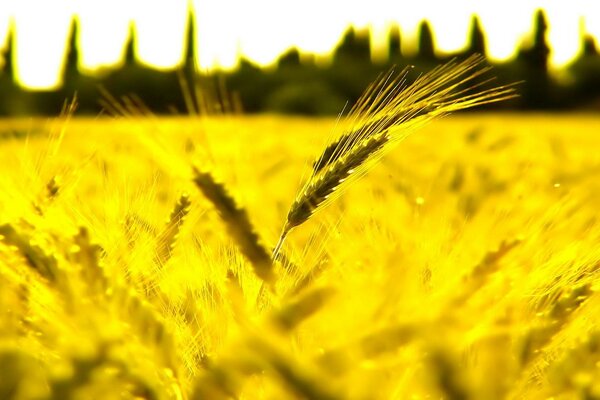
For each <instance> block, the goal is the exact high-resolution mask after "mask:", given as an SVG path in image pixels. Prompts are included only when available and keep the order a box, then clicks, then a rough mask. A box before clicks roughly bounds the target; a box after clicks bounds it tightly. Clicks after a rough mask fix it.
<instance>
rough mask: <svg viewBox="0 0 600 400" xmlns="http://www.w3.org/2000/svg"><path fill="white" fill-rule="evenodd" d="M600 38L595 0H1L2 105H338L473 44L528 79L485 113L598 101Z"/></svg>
mask: <svg viewBox="0 0 600 400" xmlns="http://www.w3.org/2000/svg"><path fill="white" fill-rule="evenodd" d="M599 47H600V2H599V1H595V0H589V1H584V0H579V1H569V2H566V1H562V0H555V1H554V0H545V1H542V0H538V1H534V0H522V1H519V2H516V1H515V2H512V1H511V2H498V1H492V0H480V1H474V0H470V1H469V0H454V1H435V0H428V1H426V0H423V1H402V0H397V1H392V0H390V1H384V0H378V1H376V0H370V1H342V0H339V1H318V0H307V1H303V2H292V1H281V0H253V1H247V0H103V1H98V0H0V93H1V96H0V115H2V116H22V115H56V114H57V113H58V112H59V111H60V109H61V107H62V104H63V103H64V101H65V99H66V98H70V97H73V95H74V94H75V93H77V97H78V101H79V104H80V105H79V113H80V114H81V113H87V114H91V115H97V114H98V113H99V112H100V111H101V109H102V106H101V101H99V100H100V99H101V98H102V97H104V98H106V97H107V93H110V94H111V95H112V96H115V97H117V98H120V97H121V96H128V99H129V101H136V102H139V104H141V103H143V104H145V105H146V106H147V107H148V108H149V109H151V110H152V111H153V112H155V113H185V112H186V110H187V109H188V108H189V98H190V97H191V96H192V95H193V94H194V92H195V91H196V90H197V88H198V87H200V88H201V89H200V92H197V93H196V95H195V97H196V98H197V99H198V102H199V103H202V102H204V105H203V107H202V108H204V109H210V107H214V104H220V105H221V106H222V107H227V108H228V109H229V110H235V111H243V112H246V113H257V112H278V113H291V114H304V115H334V114H337V113H339V112H340V111H341V110H342V109H343V107H344V105H345V104H346V103H350V104H352V103H353V102H354V101H355V100H356V99H357V98H358V97H359V96H360V94H361V92H362V91H363V90H364V89H365V88H366V86H367V85H368V84H369V83H370V82H371V81H373V80H374V79H375V78H376V77H377V76H378V75H379V74H380V73H382V72H384V71H386V70H387V69H389V68H390V67H391V66H392V65H396V66H398V68H403V67H405V66H407V65H414V69H415V73H413V74H412V75H413V76H416V75H417V74H418V73H419V72H420V71H426V70H429V69H431V68H432V67H433V66H435V65H437V64H439V63H441V62H444V61H447V60H449V59H451V58H453V57H458V58H462V57H466V56H468V55H470V54H472V53H481V54H484V55H485V57H486V59H487V60H488V62H489V63H490V64H492V65H494V67H495V68H494V75H495V76H496V77H497V82H498V83H510V82H515V81H523V83H521V84H520V86H519V92H520V97H519V98H518V99H515V100H513V101H510V102H503V103H500V104H496V105H490V106H489V107H488V109H490V108H502V109H511V110H574V109H576V110H592V111H600V54H599ZM206 93H210V95H206ZM215 98H216V99H217V100H218V101H213V100H214V99H215ZM132 99H133V100H132ZM186 99H187V100H188V101H187V102H186ZM211 99H212V100H211Z"/></svg>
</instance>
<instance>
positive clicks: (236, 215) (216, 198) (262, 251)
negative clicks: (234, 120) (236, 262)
mask: <svg viewBox="0 0 600 400" xmlns="http://www.w3.org/2000/svg"><path fill="white" fill-rule="evenodd" d="M194 183H195V184H196V186H198V188H199V189H200V190H201V191H202V193H203V194H204V196H206V198H207V199H209V200H210V201H211V203H213V205H214V206H215V208H216V209H217V211H218V212H219V215H220V216H221V219H222V220H223V222H225V224H226V226H227V230H228V231H229V234H230V235H231V236H232V237H233V238H234V239H235V241H236V242H237V244H238V246H239V248H240V250H241V252H242V253H243V254H244V256H246V258H247V259H248V260H249V261H250V262H251V263H252V265H253V267H254V272H255V273H256V275H257V276H258V277H259V278H261V279H262V280H264V281H267V282H269V281H271V280H272V278H273V262H272V260H271V254H270V253H269V251H268V250H267V249H266V248H265V247H264V246H263V245H262V244H261V240H260V237H259V236H258V234H257V233H256V231H255V229H254V227H253V226H252V223H251V222H250V218H249V217H248V213H247V212H246V210H245V209H244V208H241V207H240V206H238V205H237V204H236V202H235V200H234V199H233V197H231V196H230V195H229V193H227V189H226V188H225V187H224V186H223V185H222V184H220V183H218V182H217V181H215V178H214V177H213V176H212V174H210V173H209V172H201V171H199V170H197V169H196V168H194Z"/></svg>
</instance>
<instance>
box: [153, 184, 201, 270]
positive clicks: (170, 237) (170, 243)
mask: <svg viewBox="0 0 600 400" xmlns="http://www.w3.org/2000/svg"><path fill="white" fill-rule="evenodd" d="M191 204H192V203H191V202H190V198H189V196H188V195H187V194H182V195H181V196H180V197H179V199H178V200H177V203H175V207H174V208H173V211H172V212H171V215H170V216H169V220H168V221H167V224H166V226H165V227H164V229H163V230H162V232H161V233H160V234H159V235H158V237H157V238H156V243H157V245H156V257H155V262H156V264H157V265H158V266H159V268H160V267H162V266H163V265H165V264H166V263H167V261H169V259H170V258H171V253H172V252H173V248H174V247H175V241H176V240H177V236H178V235H179V230H180V229H181V225H183V221H184V219H185V217H186V216H187V214H188V213H189V211H190V206H191Z"/></svg>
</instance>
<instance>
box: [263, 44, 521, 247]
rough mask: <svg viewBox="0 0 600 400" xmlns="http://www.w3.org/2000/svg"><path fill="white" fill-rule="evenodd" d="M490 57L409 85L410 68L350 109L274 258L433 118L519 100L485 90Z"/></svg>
mask: <svg viewBox="0 0 600 400" xmlns="http://www.w3.org/2000/svg"><path fill="white" fill-rule="evenodd" d="M483 63H484V58H483V57H482V56H479V55H475V56H471V57H469V58H467V59H466V60H464V61H462V62H457V61H450V62H448V63H447V64H444V65H441V66H439V67H436V68H434V69H433V70H432V71H430V72H428V73H426V74H424V75H421V76H419V77H418V78H417V79H416V80H415V81H414V82H413V83H411V84H408V85H407V84H406V76H407V74H408V72H409V70H410V69H409V68H406V69H404V70H403V71H401V72H400V73H396V72H395V71H394V70H392V71H390V72H389V73H387V74H385V75H383V76H382V77H381V78H380V79H378V80H377V81H375V83H373V84H372V85H371V86H370V87H369V88H367V90H366V91H365V93H364V94H363V95H362V96H361V98H360V99H359V100H358V102H357V103H356V104H355V105H354V107H353V108H352V109H351V110H350V113H349V115H348V117H347V118H346V124H347V126H348V128H347V129H345V130H343V132H342V134H341V135H339V136H338V137H337V139H334V140H333V141H332V142H331V143H330V144H329V145H328V146H326V147H325V149H324V151H323V152H322V154H321V155H320V156H319V157H317V159H316V161H315V162H314V163H313V169H312V173H311V175H310V177H309V179H308V180H307V181H306V183H305V184H304V186H303V187H302V189H301V190H300V191H299V193H298V194H297V196H296V199H295V200H294V202H293V203H292V205H291V207H290V209H289V211H288V214H287V219H286V222H285V224H284V227H283V229H282V231H281V234H280V236H279V240H278V242H277V245H276V246H275V249H274V250H273V258H276V257H277V254H278V252H279V250H280V248H281V246H282V245H283V242H284V240H285V238H286V237H287V235H288V234H289V232H290V231H291V230H292V229H293V228H294V227H297V226H299V225H301V224H303V223H304V222H306V221H307V220H308V219H309V218H310V217H311V216H312V215H313V214H314V213H315V212H316V211H318V210H320V209H322V208H323V207H324V206H326V205H327V204H328V203H330V202H331V201H332V200H333V199H335V198H336V197H337V196H339V195H340V193H342V192H343V190H344V189H345V188H347V187H348V186H349V182H351V181H354V180H356V179H358V178H360V177H361V176H363V175H364V174H365V173H366V172H367V171H368V170H369V169H370V168H371V167H373V166H374V165H375V163H376V162H377V161H378V160H379V159H380V158H381V157H382V156H383V155H384V154H385V153H387V152H389V151H390V150H391V149H392V148H393V147H394V145H395V144H397V143H399V142H400V141H401V140H403V139H404V138H406V137H407V136H408V135H409V134H411V133H412V132H413V131H415V130H416V129H418V128H420V127H422V126H423V125H424V124H426V123H427V122H429V121H431V120H432V119H434V118H436V117H439V116H442V115H446V114H448V113H450V112H453V111H457V110H461V109H465V108H471V107H475V106H478V105H481V104H487V103H494V102H498V101H501V100H505V99H508V98H512V97H514V96H515V92H514V88H513V86H512V85H509V86H498V87H494V88H491V89H481V86H482V85H483V84H485V83H487V82H489V80H487V81H484V82H477V81H476V78H478V77H480V76H481V75H482V74H484V73H486V72H488V71H489V69H490V67H489V66H485V65H484V64H483Z"/></svg>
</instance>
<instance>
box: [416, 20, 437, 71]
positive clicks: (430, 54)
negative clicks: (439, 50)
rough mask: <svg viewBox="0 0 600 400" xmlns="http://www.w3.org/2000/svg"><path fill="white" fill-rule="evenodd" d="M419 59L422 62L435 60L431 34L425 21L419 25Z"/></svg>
mask: <svg viewBox="0 0 600 400" xmlns="http://www.w3.org/2000/svg"><path fill="white" fill-rule="evenodd" d="M419 58H420V59H422V60H424V61H433V60H435V52H434V47H433V32H432V31H431V27H430V26H429V23H428V22H427V21H422V22H421V24H420V25H419Z"/></svg>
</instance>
